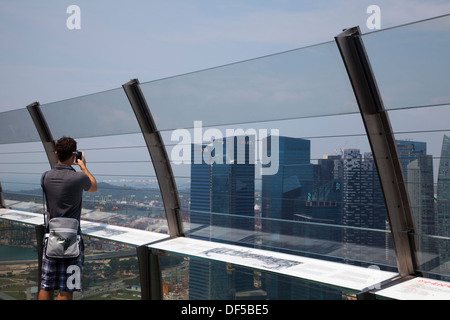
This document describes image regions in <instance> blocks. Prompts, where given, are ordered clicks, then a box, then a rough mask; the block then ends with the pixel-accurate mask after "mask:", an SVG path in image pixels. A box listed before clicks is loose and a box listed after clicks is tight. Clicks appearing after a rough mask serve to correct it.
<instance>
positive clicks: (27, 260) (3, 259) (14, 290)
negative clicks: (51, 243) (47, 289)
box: [0, 219, 38, 300]
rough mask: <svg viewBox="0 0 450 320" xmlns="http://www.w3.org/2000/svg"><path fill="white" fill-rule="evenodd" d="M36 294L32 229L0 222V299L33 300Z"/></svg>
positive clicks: (36, 264)
mask: <svg viewBox="0 0 450 320" xmlns="http://www.w3.org/2000/svg"><path fill="white" fill-rule="evenodd" d="M37 294H38V254H37V247H36V235H35V231H34V228H32V227H30V226H26V225H23V224H21V223H16V222H11V221H7V220H3V219H0V300H36V298H37Z"/></svg>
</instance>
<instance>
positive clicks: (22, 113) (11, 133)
mask: <svg viewBox="0 0 450 320" xmlns="http://www.w3.org/2000/svg"><path fill="white" fill-rule="evenodd" d="M35 141H41V139H40V138H39V134H38V132H37V130H36V127H35V126H34V123H33V120H32V119H31V116H30V113H29V112H28V110H27V109H25V108H24V109H18V110H12V111H6V112H2V113H0V144H7V143H11V144H12V143H23V142H35Z"/></svg>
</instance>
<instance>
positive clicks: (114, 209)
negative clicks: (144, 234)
mask: <svg viewBox="0 0 450 320" xmlns="http://www.w3.org/2000/svg"><path fill="white" fill-rule="evenodd" d="M77 141H78V149H79V150H81V151H83V152H84V153H85V158H86V162H87V167H88V169H89V171H90V172H91V173H92V174H93V175H94V177H95V178H96V180H97V184H98V190H97V192H95V193H89V192H85V193H84V195H83V206H84V208H83V211H82V219H84V220H89V221H96V222H102V223H107V224H112V225H120V226H125V227H129V228H136V229H143V230H149V231H154V232H161V233H168V229H167V221H166V217H165V210H164V205H163V201H162V197H161V193H160V190H159V185H158V181H157V179H156V174H155V172H154V169H153V164H152V162H151V159H150V155H149V153H148V150H147V147H146V145H145V142H144V141H143V137H142V134H129V135H121V136H105V137H95V138H80V139H77Z"/></svg>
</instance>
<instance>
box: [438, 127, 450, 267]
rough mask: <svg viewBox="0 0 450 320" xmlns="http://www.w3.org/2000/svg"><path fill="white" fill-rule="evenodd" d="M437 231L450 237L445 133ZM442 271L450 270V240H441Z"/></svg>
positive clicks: (449, 159)
mask: <svg viewBox="0 0 450 320" xmlns="http://www.w3.org/2000/svg"><path fill="white" fill-rule="evenodd" d="M437 226H438V227H437V232H438V235H439V236H441V237H450V137H448V136H447V135H444V139H443V141H442V151H441V159H440V162H439V172H438V183H437ZM439 258H440V266H441V273H443V274H448V273H449V272H450V241H448V240H440V241H439Z"/></svg>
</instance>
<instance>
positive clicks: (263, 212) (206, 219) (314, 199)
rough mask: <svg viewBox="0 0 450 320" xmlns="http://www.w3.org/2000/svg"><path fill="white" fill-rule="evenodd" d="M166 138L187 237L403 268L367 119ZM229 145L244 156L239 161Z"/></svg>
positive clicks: (259, 125) (305, 121)
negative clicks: (364, 121)
mask: <svg viewBox="0 0 450 320" xmlns="http://www.w3.org/2000/svg"><path fill="white" fill-rule="evenodd" d="M199 129H201V130H199ZM196 130H199V131H196ZM200 131H201V132H200ZM274 133H276V134H274ZM270 134H272V137H271V138H270V139H269V138H268V137H267V136H268V135H270ZM162 136H163V140H164V142H165V145H166V147H167V153H168V155H169V157H170V159H171V164H172V168H173V172H174V175H175V178H176V183H177V186H178V189H179V190H182V193H181V194H182V195H183V202H182V203H183V204H182V215H183V221H185V222H186V223H185V232H186V233H187V235H188V236H190V237H195V238H199V239H204V240H209V241H217V242H225V243H234V244H239V245H244V246H250V247H257V248H265V249H267V250H273V251H282V252H288V253H290V254H298V255H304V256H311V257H315V258H319V259H326V260H332V261H341V262H342V261H345V262H346V263H354V264H358V263H359V264H361V265H362V264H377V265H380V266H382V267H383V268H387V269H389V270H392V268H395V266H396V260H395V254H394V252H393V245H392V240H391V235H390V233H389V226H388V222H387V220H388V219H387V213H386V209H385V204H384V198H383V195H382V191H381V186H380V184H379V179H378V174H377V170H376V167H375V163H374V159H373V157H372V155H371V153H370V146H369V143H368V140H367V137H366V134H365V129H364V126H363V124H362V121H361V117H360V115H359V114H346V115H336V116H327V117H308V118H300V119H291V120H282V121H271V122H253V123H246V124H240V125H233V126H214V127H201V128H200V127H199V128H193V129H181V130H178V129H176V130H168V131H164V132H162ZM230 137H232V138H233V139H235V140H230V141H231V142H234V143H233V145H232V146H233V148H235V149H236V150H235V151H234V153H233V154H230V155H231V158H229V157H227V148H228V146H229V145H231V144H228V143H229V142H230V141H228V140H227V139H228V138H230ZM271 139H274V140H273V144H272V140H271ZM275 140H276V141H275ZM198 141H201V142H203V144H196V142H198ZM217 141H220V144H217ZM197 146H198V147H197ZM218 146H219V147H218ZM241 146H245V148H242V149H240V150H241V151H242V152H243V153H241V154H240V155H239V150H238V148H239V147H241ZM251 146H253V147H254V148H253V149H251V148H250V147H251ZM196 152H198V154H197V155H196V154H195V153H196ZM215 152H218V154H219V157H217V156H216V154H215ZM253 154H254V158H253V160H254V162H253V163H250V161H249V160H250V159H249V158H251V155H253ZM196 156H199V159H200V161H199V162H198V163H195V162H196ZM197 160H198V159H197ZM241 160H247V161H246V162H245V163H243V164H239V163H238V162H239V161H241ZM186 199H187V200H186Z"/></svg>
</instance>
